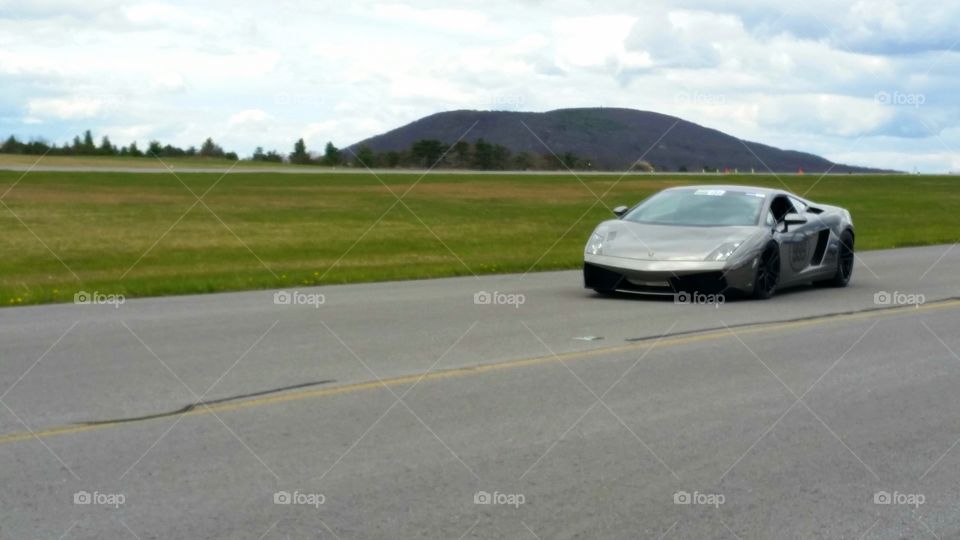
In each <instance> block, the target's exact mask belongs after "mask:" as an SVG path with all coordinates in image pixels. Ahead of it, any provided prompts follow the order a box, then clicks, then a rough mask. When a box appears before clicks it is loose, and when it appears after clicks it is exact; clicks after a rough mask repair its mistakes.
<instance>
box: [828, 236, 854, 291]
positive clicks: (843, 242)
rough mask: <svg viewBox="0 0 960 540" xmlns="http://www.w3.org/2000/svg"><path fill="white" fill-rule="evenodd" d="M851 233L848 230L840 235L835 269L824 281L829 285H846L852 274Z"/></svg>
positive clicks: (852, 252)
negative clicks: (830, 276)
mask: <svg viewBox="0 0 960 540" xmlns="http://www.w3.org/2000/svg"><path fill="white" fill-rule="evenodd" d="M853 261H854V251H853V233H852V232H850V231H849V230H846V231H843V234H841V235H840V252H839V253H837V271H836V273H834V274H833V277H832V278H830V279H828V280H827V281H826V282H825V283H826V284H827V285H829V286H830V287H846V286H847V284H848V283H850V278H851V277H852V276H853Z"/></svg>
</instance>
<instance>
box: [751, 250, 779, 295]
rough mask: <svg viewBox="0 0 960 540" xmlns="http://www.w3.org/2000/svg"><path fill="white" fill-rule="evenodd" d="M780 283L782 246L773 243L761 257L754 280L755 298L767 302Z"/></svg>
mask: <svg viewBox="0 0 960 540" xmlns="http://www.w3.org/2000/svg"><path fill="white" fill-rule="evenodd" d="M779 282H780V246H778V245H777V244H775V243H773V242H771V243H770V244H768V245H767V247H766V248H765V249H764V250H763V253H762V254H761V255H760V262H759V264H757V273H756V275H755V276H754V278H753V297H754V298H757V299H760V300H766V299H767V298H770V297H771V296H773V293H774V292H775V291H776V290H777V283H779Z"/></svg>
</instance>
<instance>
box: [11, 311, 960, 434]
mask: <svg viewBox="0 0 960 540" xmlns="http://www.w3.org/2000/svg"><path fill="white" fill-rule="evenodd" d="M956 307H960V300H947V301H943V302H936V303H930V304H925V305H922V306H902V307H895V308H888V309H878V310H870V311H862V312H857V313H847V314H839V315H825V316H823V317H817V318H811V319H803V320H798V321H788V322H779V323H759V324H755V325H750V326H741V327H737V328H733V329H732V330H733V331H735V332H736V333H737V334H738V335H744V334H756V333H760V332H775V331H781V330H795V329H799V328H805V327H810V326H821V325H824V324H830V323H835V322H846V321H857V320H863V319H873V318H877V317H884V316H893V315H903V314H911V313H920V312H925V311H931V310H935V309H949V308H956ZM730 336H731V333H730V331H728V330H726V329H724V330H713V331H707V332H702V333H698V334H690V335H682V336H675V337H665V338H662V339H660V340H656V339H654V338H651V339H648V340H645V341H640V342H636V343H631V344H628V345H619V346H615V347H604V348H598V349H590V350H586V351H573V352H567V353H561V354H557V355H547V356H536V357H531V358H521V359H518V360H508V361H505V362H497V363H492V364H481V365H478V366H471V367H462V368H452V369H446V370H440V371H432V372H428V373H426V374H415V375H404V376H401V377H393V378H390V379H384V380H382V381H368V382H362V383H355V384H346V385H343V386H337V387H333V388H320V389H313V390H302V391H299V392H289V393H285V394H278V395H274V396H265V397H259V398H253V399H247V400H242V401H234V402H229V403H219V404H216V405H201V406H198V407H196V408H195V409H192V410H190V411H188V412H186V413H183V416H197V415H205V414H210V413H219V412H225V411H237V410H241V409H249V408H251V407H260V406H263V405H272V404H275V403H287V402H291V401H302V400H307V399H314V398H321V397H326V396H336V395H339V394H348V393H353V392H360V391H363V390H374V389H377V388H383V387H384V386H398V385H404V384H413V383H415V382H417V381H418V380H421V379H422V380H423V381H437V380H441V379H449V378H454V377H463V376H467V375H476V374H480V373H488V372H491V371H498V370H503V369H514V368H520V367H527V366H537V365H541V364H550V363H555V362H561V361H564V360H576V359H586V358H591V357H597V356H605V355H609V354H616V353H621V352H632V351H639V350H643V349H647V348H650V347H653V346H657V347H674V346H678V345H686V344H690V343H697V342H701V341H711V340H717V339H723V338H727V337H730ZM146 421H149V420H144V421H134V422H124V421H118V422H105V423H102V424H77V425H72V426H60V427H53V428H47V429H43V430H39V431H25V432H14V433H9V434H6V435H0V444H5V443H11V442H16V441H23V440H27V439H33V438H35V437H36V438H46V437H53V436H56V435H67V434H70V433H82V432H86V431H94V430H98V429H107V428H113V427H118V426H123V425H131V424H140V423H142V422H146Z"/></svg>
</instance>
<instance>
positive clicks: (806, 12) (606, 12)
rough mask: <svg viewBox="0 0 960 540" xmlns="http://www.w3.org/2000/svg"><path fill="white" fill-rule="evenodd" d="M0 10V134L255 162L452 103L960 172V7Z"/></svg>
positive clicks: (884, 3)
mask: <svg viewBox="0 0 960 540" xmlns="http://www.w3.org/2000/svg"><path fill="white" fill-rule="evenodd" d="M195 4H200V3H197V2H183V3H178V2H172V1H171V2H143V3H137V2H114V1H111V0H85V1H83V2H58V1H53V2H49V1H44V0H32V1H30V2H23V1H22V0H17V1H8V0H0V135H6V134H9V133H13V134H16V135H18V136H21V137H24V138H30V137H42V138H45V139H47V140H50V141H55V142H63V141H67V140H69V139H71V138H72V136H73V135H74V134H76V133H78V132H80V131H82V130H84V129H87V128H90V129H92V130H93V131H94V134H95V135H96V136H98V137H99V136H100V135H102V134H109V135H110V136H111V138H112V139H113V141H114V142H115V143H123V144H126V143H129V142H130V141H132V140H137V141H139V142H140V143H141V145H142V144H144V143H146V142H147V141H149V140H150V139H159V140H161V141H163V142H173V143H175V144H179V145H184V146H188V145H191V144H194V145H199V143H200V142H201V141H202V140H203V139H204V138H206V137H207V136H212V137H214V139H215V140H217V141H218V142H220V143H221V144H223V146H225V147H226V148H227V149H232V150H236V151H238V152H239V153H241V154H249V153H250V152H251V151H252V150H253V148H254V147H255V146H258V145H262V146H264V147H265V148H267V149H272V148H275V149H279V150H281V151H284V152H286V151H289V149H290V147H291V146H292V142H293V141H294V140H295V139H296V138H298V137H300V136H303V137H304V138H305V139H306V140H307V143H308V146H309V147H310V148H312V149H320V148H321V147H322V146H323V144H325V143H326V141H328V140H330V141H333V142H334V144H337V145H338V146H344V145H348V144H351V143H354V142H356V141H358V140H360V139H363V138H365V137H368V136H370V135H374V134H377V133H381V132H384V131H387V130H389V129H391V128H393V127H397V126H399V125H402V124H404V123H407V122H410V121H413V120H415V119H417V118H419V117H421V116H424V115H427V114H430V113H434V112H438V111H443V110H450V109H499V110H533V111H546V110H551V109H557V108H564V107H590V106H605V107H631V108H637V109H645V110H652V111H657V112H661V113H666V114H672V115H676V116H680V117H682V118H684V119H687V120H690V121H693V122H697V123H699V124H703V125H706V126H709V127H713V128H717V129H720V130H722V131H726V132H728V133H730V134H733V135H735V136H738V137H741V138H745V139H750V140H756V141H760V142H764V143H768V144H772V145H775V146H780V147H785V148H791V149H799V150H805V151H810V152H814V153H818V154H821V155H824V156H826V157H827V158H829V159H832V160H835V161H840V162H845V163H853V164H863V165H874V166H880V167H891V168H897V169H901V170H913V169H914V168H917V169H919V170H921V171H933V172H939V171H948V170H953V171H956V170H960V126H958V120H960V95H958V90H960V32H957V29H958V28H960V3H958V2H945V3H935V2H929V1H924V2H921V1H915V0H849V1H828V0H803V1H801V2H798V1H796V0H773V1H767V2H763V1H754V0H727V1H706V0H672V1H663V2H660V1H642V2H637V1H623V2H621V1H606V2H602V1H590V0H582V1H581V0H569V1H557V2H546V1H536V0H533V1H515V2H504V1H498V0H487V1H478V2H431V1H423V2H412V1H406V2H389V1H383V2H380V1H372V2H368V1H366V0H357V1H337V2H326V1H320V2H285V1H282V0H281V1H271V2H243V1H237V0H234V1H229V2H228V1H223V2H219V1H213V2H205V3H203V7H198V6H197V5H195Z"/></svg>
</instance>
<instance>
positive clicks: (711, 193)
mask: <svg viewBox="0 0 960 540" xmlns="http://www.w3.org/2000/svg"><path fill="white" fill-rule="evenodd" d="M724 193H726V190H723V189H698V190H696V191H694V192H693V194H694V195H709V196H711V197H722V196H723V194H724Z"/></svg>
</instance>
